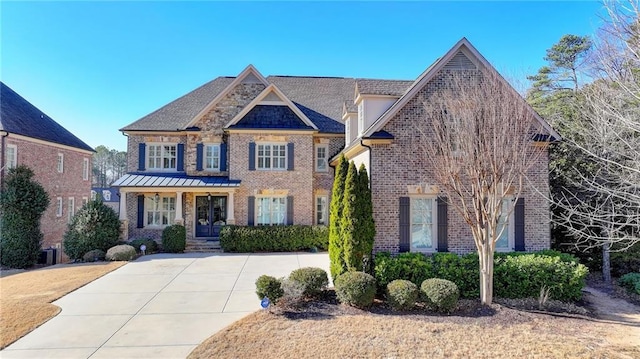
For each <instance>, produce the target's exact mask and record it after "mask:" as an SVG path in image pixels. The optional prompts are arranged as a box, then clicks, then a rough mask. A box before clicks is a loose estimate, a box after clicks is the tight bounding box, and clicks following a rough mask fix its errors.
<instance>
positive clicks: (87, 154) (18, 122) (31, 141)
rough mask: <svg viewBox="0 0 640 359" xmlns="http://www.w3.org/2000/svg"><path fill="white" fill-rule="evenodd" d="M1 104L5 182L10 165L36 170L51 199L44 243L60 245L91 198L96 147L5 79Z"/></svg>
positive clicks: (44, 223)
mask: <svg viewBox="0 0 640 359" xmlns="http://www.w3.org/2000/svg"><path fill="white" fill-rule="evenodd" d="M0 104H1V108H2V109H1V112H0V140H1V146H0V150H1V155H0V161H2V162H1V163H0V168H1V169H2V171H0V183H4V177H5V175H6V172H7V170H8V169H9V168H12V167H15V166H17V165H25V166H28V167H29V168H31V169H32V170H33V172H34V173H35V178H34V179H35V180H36V181H38V182H39V183H40V184H41V185H42V186H43V187H44V189H45V190H46V191H47V193H48V194H49V199H50V204H49V207H48V208H47V210H46V211H45V213H44V215H43V216H42V219H41V221H40V227H41V230H42V232H43V234H44V240H43V244H42V247H43V248H60V246H61V243H62V236H63V235H64V232H65V230H66V228H67V223H68V222H69V220H70V218H71V217H73V215H74V213H75V211H76V209H78V208H80V207H81V206H82V205H83V204H84V203H86V202H87V201H88V199H89V196H90V192H91V177H90V176H91V155H92V154H93V152H94V151H93V149H92V148H91V147H89V146H88V145H87V144H86V143H84V142H83V141H82V140H80V139H79V138H78V137H76V136H74V135H73V134H72V133H71V132H69V131H67V130H66V129H65V128H64V127H62V126H60V125H59V124H58V123H57V122H55V121H54V120H53V119H51V118H50V117H49V116H47V115H46V114H45V113H43V112H42V111H40V110H39V109H38V108H36V107H35V106H34V105H32V104H31V103H29V101H27V100H25V99H24V98H22V97H21V96H20V95H18V94H17V93H16V92H15V91H13V90H12V89H11V88H9V86H7V85H5V84H4V83H1V82H0ZM58 254H61V251H58Z"/></svg>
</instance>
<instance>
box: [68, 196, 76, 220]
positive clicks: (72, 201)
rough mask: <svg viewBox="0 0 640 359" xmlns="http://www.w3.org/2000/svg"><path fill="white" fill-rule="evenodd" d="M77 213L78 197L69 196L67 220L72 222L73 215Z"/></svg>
mask: <svg viewBox="0 0 640 359" xmlns="http://www.w3.org/2000/svg"><path fill="white" fill-rule="evenodd" d="M75 214H76V199H75V198H74V197H69V199H68V200H67V222H69V223H71V220H72V219H73V216H74V215H75Z"/></svg>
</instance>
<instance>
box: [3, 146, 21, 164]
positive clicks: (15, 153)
mask: <svg viewBox="0 0 640 359" xmlns="http://www.w3.org/2000/svg"><path fill="white" fill-rule="evenodd" d="M9 148H11V149H12V150H13V159H12V162H13V166H9V158H8V152H7V149H9ZM4 161H5V162H4V163H5V171H8V170H9V169H10V168H15V167H17V166H18V145H15V144H10V143H8V144H7V145H6V148H5V159H4Z"/></svg>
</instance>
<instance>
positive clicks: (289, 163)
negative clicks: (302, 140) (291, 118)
mask: <svg viewBox="0 0 640 359" xmlns="http://www.w3.org/2000/svg"><path fill="white" fill-rule="evenodd" d="M293 159H294V157H293V143H292V142H290V143H287V171H293Z"/></svg>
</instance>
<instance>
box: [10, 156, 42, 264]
mask: <svg viewBox="0 0 640 359" xmlns="http://www.w3.org/2000/svg"><path fill="white" fill-rule="evenodd" d="M33 175H34V174H33V171H32V170H31V169H30V168H29V167H26V166H18V167H16V168H12V169H10V170H9V173H8V174H7V177H6V183H5V187H4V188H3V189H2V192H0V262H1V263H2V265H3V266H6V267H10V268H27V267H31V266H33V265H34V264H36V262H37V261H38V256H39V255H40V251H41V250H42V231H40V218H41V217H42V214H43V213H44V211H45V210H46V209H47V207H48V206H49V195H48V194H47V192H46V191H45V190H44V188H43V187H42V185H40V183H38V182H36V181H35V180H33Z"/></svg>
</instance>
